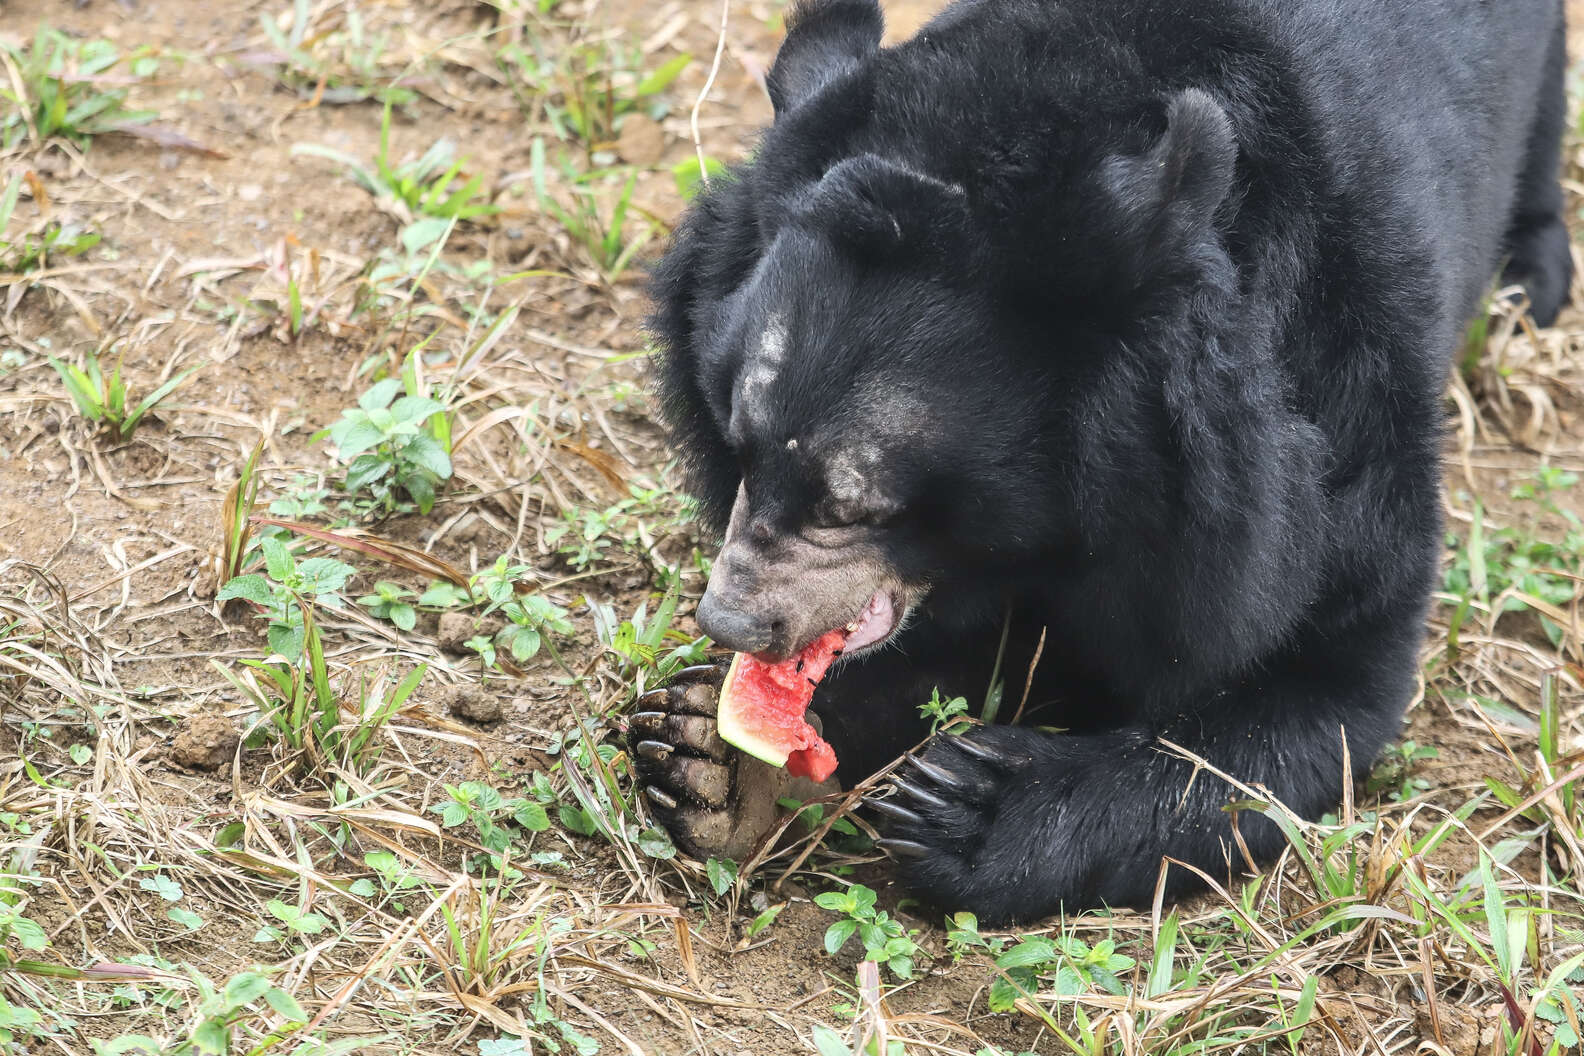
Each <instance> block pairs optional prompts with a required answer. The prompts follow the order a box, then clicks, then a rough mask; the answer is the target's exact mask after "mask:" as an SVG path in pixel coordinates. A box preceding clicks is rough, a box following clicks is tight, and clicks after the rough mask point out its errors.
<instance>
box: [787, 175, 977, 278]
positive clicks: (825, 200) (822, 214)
mask: <svg viewBox="0 0 1584 1056" xmlns="http://www.w3.org/2000/svg"><path fill="white" fill-rule="evenodd" d="M794 212H795V214H796V216H797V217H798V219H799V220H800V221H801V222H802V223H804V224H806V225H808V226H810V227H814V228H817V229H819V230H820V231H823V232H825V234H826V235H827V236H829V237H830V238H831V240H832V241H834V242H836V243H838V244H841V245H845V246H846V247H847V248H849V249H851V250H854V251H855V252H858V253H859V254H862V255H865V256H870V257H884V256H891V255H895V254H899V253H905V254H906V255H907V256H908V257H909V258H910V259H914V260H921V261H923V260H933V259H937V258H939V257H940V256H941V255H942V254H950V253H954V252H957V251H959V250H960V249H962V247H963V246H965V245H966V243H967V242H968V241H969V240H968V239H966V238H965V237H964V235H965V234H966V232H967V231H968V230H969V224H970V221H971V215H970V211H969V207H968V196H967V195H966V194H965V193H964V192H963V189H962V188H961V187H959V186H957V185H956V184H953V183H947V182H945V181H943V180H937V179H936V178H935V177H933V176H930V175H927V174H925V173H922V172H918V171H917V170H915V169H910V168H908V167H906V166H905V165H901V164H898V163H897V162H894V161H890V160H887V159H886V158H882V157H880V156H878V155H875V154H860V155H858V156H857V157H855V158H847V159H846V160H845V161H841V162H838V163H837V164H836V165H834V166H833V167H832V168H831V169H830V171H828V172H827V173H825V175H824V176H823V177H822V178H821V179H820V181H819V183H817V184H815V185H814V187H813V188H812V189H810V190H809V191H808V192H806V193H805V194H804V195H803V196H802V197H801V198H800V199H799V200H798V201H797V203H796V205H795V206H794Z"/></svg>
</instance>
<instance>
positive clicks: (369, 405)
mask: <svg viewBox="0 0 1584 1056" xmlns="http://www.w3.org/2000/svg"><path fill="white" fill-rule="evenodd" d="M401 388H402V383H401V379H400V378H386V379H385V380H383V381H376V382H375V383H374V384H373V385H370V386H369V388H368V391H367V392H365V393H363V395H362V396H359V397H358V406H359V407H361V408H363V410H365V411H375V410H383V409H384V408H386V407H389V406H390V402H391V401H392V400H394V399H395V398H396V394H397V393H399V392H401Z"/></svg>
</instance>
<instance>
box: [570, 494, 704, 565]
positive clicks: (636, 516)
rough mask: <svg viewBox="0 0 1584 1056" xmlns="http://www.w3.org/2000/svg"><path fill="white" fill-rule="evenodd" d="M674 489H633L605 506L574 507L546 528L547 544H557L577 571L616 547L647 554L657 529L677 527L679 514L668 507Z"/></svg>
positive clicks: (604, 557) (605, 555) (602, 557)
mask: <svg viewBox="0 0 1584 1056" xmlns="http://www.w3.org/2000/svg"><path fill="white" fill-rule="evenodd" d="M670 498H671V496H670V493H669V492H667V491H666V490H665V489H663V488H638V487H632V488H630V489H629V493H628V496H627V498H625V499H619V500H617V501H616V502H613V503H611V504H610V505H609V506H606V507H604V508H602V509H594V508H592V507H584V506H579V507H574V508H571V509H564V510H562V511H561V517H560V519H559V520H556V521H551V522H550V523H548V524H546V525H545V526H544V528H543V530H542V536H543V538H544V541H545V544H546V545H547V546H551V547H554V548H555V552H556V553H558V554H560V555H561V556H562V557H564V558H565V559H566V561H567V563H568V564H569V565H571V566H572V567H573V568H574V569H576V570H577V571H580V572H581V571H583V570H584V569H586V568H588V567H589V566H590V565H592V564H594V563H595V562H596V561H600V560H604V559H606V558H607V557H608V556H609V553H610V551H612V550H623V551H626V552H629V553H637V554H643V555H647V553H648V549H649V544H648V543H647V541H646V540H647V539H648V538H651V537H652V536H653V535H654V534H655V532H656V531H657V530H664V529H665V528H669V527H674V526H675V525H676V524H677V522H678V516H679V515H678V514H677V513H676V512H674V511H668V510H667V504H668V500H670Z"/></svg>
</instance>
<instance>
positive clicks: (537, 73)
mask: <svg viewBox="0 0 1584 1056" xmlns="http://www.w3.org/2000/svg"><path fill="white" fill-rule="evenodd" d="M499 61H500V65H501V69H502V70H503V72H505V74H506V75H507V77H508V81H509V83H510V84H511V86H512V88H513V90H514V91H515V92H517V95H518V99H519V101H521V102H522V103H524V104H525V107H526V108H528V109H530V110H540V109H542V112H543V113H544V116H545V118H546V120H547V121H548V123H549V125H550V129H551V131H552V132H553V133H554V134H555V136H556V137H557V138H558V139H562V140H565V141H567V142H570V143H575V144H578V145H579V146H581V147H582V148H583V149H584V152H585V157H586V159H587V160H588V161H589V162H590V163H591V164H592V163H593V161H594V158H593V155H594V154H595V153H596V152H598V151H601V150H604V149H608V148H609V147H610V145H611V142H612V141H613V140H614V139H615V138H616V136H617V134H618V133H619V132H620V130H621V125H622V121H623V120H624V119H625V118H626V117H627V116H628V115H629V114H638V113H641V114H644V115H646V116H648V117H649V118H651V119H653V120H656V121H658V120H660V119H661V118H663V117H665V116H666V114H667V113H669V112H670V103H669V102H668V101H667V99H666V96H665V93H666V90H667V89H668V88H670V87H671V85H672V83H673V82H675V81H676V79H677V77H679V76H680V75H681V74H682V71H683V70H685V69H687V68H688V66H689V65H691V64H692V62H693V56H692V55H689V54H686V53H683V54H679V55H674V56H672V57H671V58H669V59H666V60H665V61H664V62H661V63H659V64H658V65H654V66H652V67H651V68H648V69H646V68H645V67H646V62H645V57H644V55H643V53H642V52H641V51H640V50H639V49H637V48H636V47H633V46H631V45H628V44H624V43H621V42H606V43H601V44H590V43H584V44H574V45H571V46H568V45H566V44H565V43H563V42H561V41H559V40H556V39H554V38H551V37H546V36H545V35H543V34H532V35H529V36H528V38H527V39H526V40H525V41H523V42H521V43H510V44H507V45H506V46H505V47H503V48H502V49H501V50H500V53H499Z"/></svg>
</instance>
